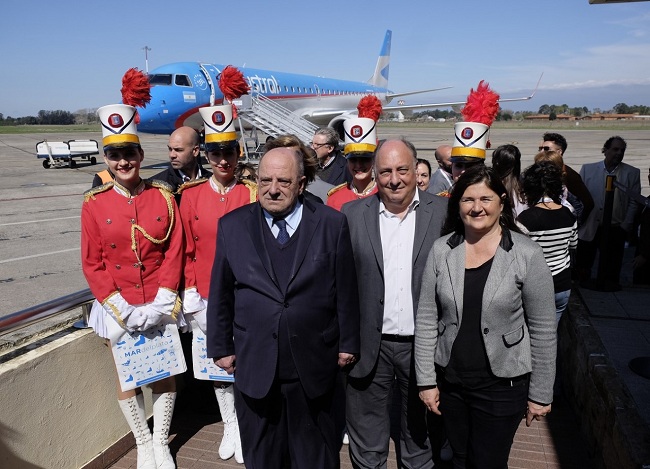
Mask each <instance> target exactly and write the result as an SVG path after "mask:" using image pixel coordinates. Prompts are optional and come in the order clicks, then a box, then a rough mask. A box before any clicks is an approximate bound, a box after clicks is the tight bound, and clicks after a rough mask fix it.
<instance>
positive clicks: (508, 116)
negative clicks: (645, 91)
mask: <svg viewBox="0 0 650 469" xmlns="http://www.w3.org/2000/svg"><path fill="white" fill-rule="evenodd" d="M535 114H543V115H548V116H549V119H550V120H553V119H555V118H557V116H558V115H560V114H565V115H566V114H569V115H571V116H575V117H583V116H587V115H590V114H640V115H650V106H642V105H637V104H635V105H633V106H628V105H627V104H625V103H619V104H617V105H616V106H614V107H613V108H612V109H610V110H602V109H600V108H593V109H591V110H590V109H589V108H587V107H586V106H583V107H569V106H568V105H567V104H543V105H541V106H540V107H539V110H538V111H537V112H533V111H517V112H514V111H511V110H508V109H501V110H500V111H499V113H498V114H497V117H496V120H497V121H509V120H513V119H514V120H520V119H523V118H524V117H526V116H530V115H535ZM427 116H429V117H432V118H434V119H462V114H461V113H460V112H456V111H453V110H452V111H449V110H440V109H432V110H428V111H422V112H415V113H413V117H414V118H415V119H418V118H424V117H427Z"/></svg>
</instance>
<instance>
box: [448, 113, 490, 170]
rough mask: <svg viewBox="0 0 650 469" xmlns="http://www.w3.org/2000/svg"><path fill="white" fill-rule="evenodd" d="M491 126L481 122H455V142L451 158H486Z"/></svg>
mask: <svg viewBox="0 0 650 469" xmlns="http://www.w3.org/2000/svg"><path fill="white" fill-rule="evenodd" d="M489 132H490V127H489V126H487V125H485V124H481V123H479V122H456V123H455V124H454V142H453V145H452V148H451V158H452V161H453V159H454V158H456V160H459V159H462V158H480V159H482V160H484V159H485V149H486V148H487V141H488V134H489Z"/></svg>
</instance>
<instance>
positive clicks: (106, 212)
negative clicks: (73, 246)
mask: <svg viewBox="0 0 650 469" xmlns="http://www.w3.org/2000/svg"><path fill="white" fill-rule="evenodd" d="M163 184H164V183H159V182H156V183H154V185H151V184H150V183H149V182H146V183H145V188H144V190H143V191H142V192H141V193H140V194H138V195H136V196H134V197H128V196H126V195H124V194H121V193H120V192H118V191H117V190H115V188H114V187H113V183H112V182H111V183H108V184H105V185H104V186H101V187H99V188H96V189H91V190H90V191H88V192H86V194H85V200H84V204H83V207H82V209H81V264H82V268H83V272H84V275H85V276H86V280H87V281H88V286H89V287H90V290H91V291H92V293H93V295H95V297H96V298H97V300H98V301H99V302H100V303H102V302H103V301H104V300H105V299H106V298H107V297H109V296H110V295H111V294H113V293H114V292H116V291H119V292H121V293H122V296H123V297H124V299H125V300H126V301H127V302H128V303H129V304H131V305H140V304H144V303H150V302H152V301H153V300H154V298H155V297H156V294H157V293H158V287H164V288H167V289H169V290H172V291H178V288H179V284H180V279H181V273H182V263H183V227H182V224H181V222H180V220H179V218H178V207H177V206H176V202H175V201H174V196H173V195H172V194H171V192H169V191H168V190H167V189H166V185H163ZM134 226H135V227H141V228H142V229H143V230H144V231H145V232H146V234H147V235H148V236H149V237H150V238H151V239H154V240H162V239H164V238H165V237H166V236H167V234H168V233H169V236H168V237H167V239H166V241H164V242H160V243H156V242H152V241H151V240H149V239H147V237H145V235H144V234H143V233H142V232H141V231H140V230H139V229H137V228H136V229H134V230H133V229H132V227H134ZM170 227H171V229H170ZM133 240H135V247H136V252H137V256H136V253H135V252H134V251H133V250H132V245H133ZM138 258H139V260H138Z"/></svg>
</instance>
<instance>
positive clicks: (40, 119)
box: [0, 109, 99, 125]
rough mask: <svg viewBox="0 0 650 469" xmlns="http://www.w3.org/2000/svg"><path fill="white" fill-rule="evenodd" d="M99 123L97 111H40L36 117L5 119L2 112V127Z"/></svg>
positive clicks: (0, 116) (0, 120) (0, 114)
mask: <svg viewBox="0 0 650 469" xmlns="http://www.w3.org/2000/svg"><path fill="white" fill-rule="evenodd" d="M97 122H99V118H98V117H97V114H96V112H95V110H89V109H83V110H80V111H76V112H74V113H72V112H70V111H62V110H60V109H59V110H56V111H45V110H41V111H38V114H37V115H36V116H25V117H11V116H7V117H5V116H4V114H3V113H1V112H0V125H73V124H93V123H97Z"/></svg>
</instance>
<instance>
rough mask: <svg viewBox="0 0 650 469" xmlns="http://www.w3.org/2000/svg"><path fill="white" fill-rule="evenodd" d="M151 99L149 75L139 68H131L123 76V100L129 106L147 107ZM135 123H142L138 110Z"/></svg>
mask: <svg viewBox="0 0 650 469" xmlns="http://www.w3.org/2000/svg"><path fill="white" fill-rule="evenodd" d="M149 101H151V84H150V83H149V78H147V75H145V74H144V73H142V71H141V70H138V69H137V68H130V69H128V70H127V71H126V73H125V74H124V76H123V77H122V102H123V103H124V104H128V105H129V106H140V107H146V106H147V103H148V102H149ZM135 123H136V124H139V123H140V115H139V114H138V113H137V111H136V115H135Z"/></svg>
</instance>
